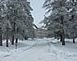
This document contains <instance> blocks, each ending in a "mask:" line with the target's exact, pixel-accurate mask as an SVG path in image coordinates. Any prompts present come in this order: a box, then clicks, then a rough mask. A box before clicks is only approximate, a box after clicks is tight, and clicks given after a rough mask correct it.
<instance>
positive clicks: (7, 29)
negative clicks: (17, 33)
mask: <svg viewBox="0 0 77 61" xmlns="http://www.w3.org/2000/svg"><path fill="white" fill-rule="evenodd" d="M8 31H9V28H8V26H7V34H6V47H9V45H8V39H9V38H8Z"/></svg>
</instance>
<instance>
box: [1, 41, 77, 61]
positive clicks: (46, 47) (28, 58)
mask: <svg viewBox="0 0 77 61" xmlns="http://www.w3.org/2000/svg"><path fill="white" fill-rule="evenodd" d="M40 43H41V42H40ZM40 43H39V44H38V43H36V45H35V46H33V47H32V48H30V49H28V50H25V48H26V47H24V48H23V49H22V50H21V52H20V49H18V50H16V52H15V53H13V54H11V55H10V56H5V57H3V58H0V61H77V53H76V50H77V49H76V50H74V51H75V52H74V51H73V50H71V49H72V48H70V50H71V51H70V50H69V48H68V49H67V46H63V47H62V46H59V44H58V46H57V44H53V43H44V44H43V45H42V44H40ZM76 46H77V45H76ZM69 47H70V45H69Z"/></svg>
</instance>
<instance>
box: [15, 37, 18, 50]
mask: <svg viewBox="0 0 77 61" xmlns="http://www.w3.org/2000/svg"><path fill="white" fill-rule="evenodd" d="M17 44H18V38H16V41H15V46H16V49H17Z"/></svg>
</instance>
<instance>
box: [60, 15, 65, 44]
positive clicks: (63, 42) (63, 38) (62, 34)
mask: <svg viewBox="0 0 77 61" xmlns="http://www.w3.org/2000/svg"><path fill="white" fill-rule="evenodd" d="M63 19H64V17H63V16H61V25H62V31H61V41H62V45H65V35H64V22H63Z"/></svg>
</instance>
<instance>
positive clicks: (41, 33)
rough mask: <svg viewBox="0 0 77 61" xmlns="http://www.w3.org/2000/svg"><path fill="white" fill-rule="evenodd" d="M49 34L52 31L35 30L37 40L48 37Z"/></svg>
mask: <svg viewBox="0 0 77 61" xmlns="http://www.w3.org/2000/svg"><path fill="white" fill-rule="evenodd" d="M49 33H50V31H47V30H46V29H41V28H38V29H35V36H36V37H37V38H43V37H48V35H49Z"/></svg>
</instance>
